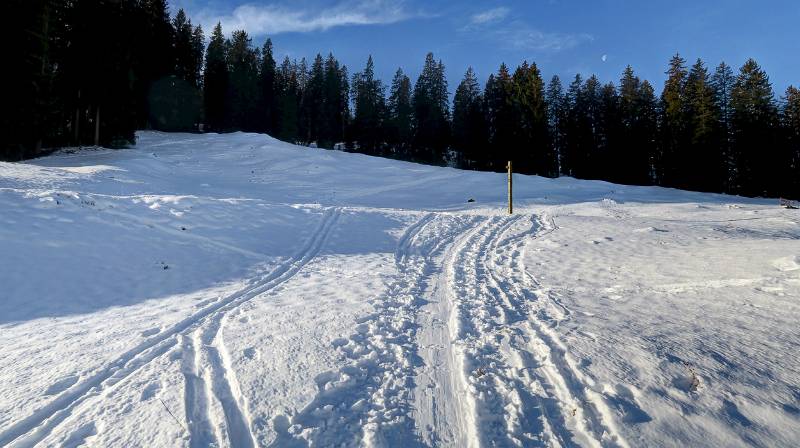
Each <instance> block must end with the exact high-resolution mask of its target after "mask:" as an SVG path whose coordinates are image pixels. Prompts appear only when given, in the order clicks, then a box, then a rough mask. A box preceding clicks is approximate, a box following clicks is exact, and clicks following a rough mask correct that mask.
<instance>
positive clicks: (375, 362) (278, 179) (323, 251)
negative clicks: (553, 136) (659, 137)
mask: <svg viewBox="0 0 800 448" xmlns="http://www.w3.org/2000/svg"><path fill="white" fill-rule="evenodd" d="M505 181H506V179H505V175H504V174H499V173H478V172H468V171H459V170H454V169H450V168H440V167H432V166H422V165H415V164H410V163H404V162H398V161H392V160H386V159H380V158H374V157H367V156H363V155H358V154H347V153H342V152H337V151H324V150H316V149H313V150H312V149H308V148H300V147H296V146H293V145H289V144H285V143H281V142H278V141H276V140H274V139H271V138H269V137H265V136H260V135H253V134H230V135H215V134H207V135H184V134H179V135H173V134H161V133H155V132H144V133H141V134H140V141H139V145H138V146H137V148H135V149H129V150H121V151H109V150H92V149H88V150H87V149H84V150H78V151H76V152H75V153H74V154H66V153H62V154H55V155H53V156H49V157H46V158H43V159H39V160H36V161H31V162H29V163H14V164H9V163H0V254H2V257H0V285H3V291H2V293H0V294H2V296H0V446H13V447H31V446H68V447H77V446H111V447H116V446H120V447H125V446H154V447H161V446H164V447H167V446H169V447H172V446H184V447H207V446H216V447H220V448H222V447H257V446H259V447H267V446H269V447H277V448H282V447H306V446H370V447H388V446H404V447H405V446H409V447H414V446H437V447H438V446H445V447H493V446H497V447H500V446H514V447H519V446H522V447H539V446H546V447H618V448H623V447H633V446H675V447H678V446H698V447H705V446H708V447H712V446H731V447H746V446H776V447H795V446H798V444H800V430H798V428H800V387H799V386H798V385H800V371H798V369H797V366H796V363H795V362H794V361H795V360H796V356H797V353H798V352H799V351H800V334H798V332H797V331H796V323H797V321H798V320H800V302H798V301H797V297H800V215H797V213H795V212H793V211H789V210H784V209H780V208H778V207H776V206H775V202H774V201H772V200H761V199H745V198H737V197H730V196H722V195H709V194H699V193H690V192H682V191H678V190H670V189H662V188H655V187H626V186H619V185H613V184H609V183H605V182H597V181H580V180H575V179H569V178H561V179H543V178H538V177H535V176H518V177H517V178H516V179H515V197H516V198H517V200H518V202H517V204H515V205H516V207H515V211H516V214H515V215H513V216H508V215H507V214H505V213H504V210H505V206H504V199H505V185H506V184H505ZM467 198H473V199H475V200H476V202H469V203H468V202H467V201H466V200H467Z"/></svg>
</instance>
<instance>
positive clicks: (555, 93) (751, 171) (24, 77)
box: [0, 0, 800, 198]
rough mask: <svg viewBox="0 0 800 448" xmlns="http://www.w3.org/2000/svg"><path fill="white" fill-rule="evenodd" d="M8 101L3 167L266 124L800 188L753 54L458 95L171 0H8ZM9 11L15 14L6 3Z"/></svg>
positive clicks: (660, 178) (534, 79)
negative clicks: (205, 18) (191, 12)
mask: <svg viewBox="0 0 800 448" xmlns="http://www.w3.org/2000/svg"><path fill="white" fill-rule="evenodd" d="M9 5H10V6H11V8H12V9H13V11H12V12H11V13H10V14H8V15H6V16H7V17H13V18H14V20H11V21H10V22H11V23H10V24H9V26H10V27H11V29H12V35H16V36H20V37H21V39H20V40H19V41H18V42H16V44H15V45H13V46H11V51H12V57H11V61H15V63H13V64H10V66H9V67H8V68H7V72H10V74H11V81H10V84H9V86H12V88H10V89H6V91H7V93H8V96H9V101H8V102H7V103H6V105H5V107H3V108H2V110H3V112H2V114H3V116H2V124H1V125H2V130H0V139H2V153H0V156H3V157H4V158H6V159H19V158H24V157H30V156H35V155H36V154H38V153H39V152H40V151H41V148H44V147H53V146H60V145H68V144H95V143H96V144H101V145H105V146H112V147H115V146H125V145H128V144H132V143H134V138H135V137H134V131H135V130H136V129H143V128H149V129H160V130H167V131H178V130H180V131H188V130H198V128H199V127H200V126H202V127H203V130H212V131H218V132H227V131H235V130H244V131H253V132H266V133H269V134H271V135H274V136H276V137H278V138H280V139H282V140H286V141H290V142H294V143H299V144H305V145H312V144H313V145H316V146H318V147H322V148H340V149H345V150H349V151H358V152H363V153H367V154H372V155H380V156H385V157H393V158H399V159H404V160H413V161H419V162H424V163H433V164H451V165H454V166H458V167H462V168H468V169H480V170H501V169H502V167H503V166H505V163H506V161H507V160H513V161H514V164H515V167H517V169H518V170H519V171H521V172H524V173H530V174H539V175H543V176H548V177H556V176H560V175H568V176H574V177H579V178H586V179H605V180H609V181H612V182H618V183H626V184H638V185H651V184H653V185H663V186H670V187H678V188H684V189H691V190H700V191H712V192H728V193H736V194H745V195H767V196H778V195H780V196H787V197H795V198H797V197H800V91H799V90H798V89H796V88H794V87H789V88H788V89H787V90H786V92H785V94H784V95H783V96H781V97H779V98H776V96H775V94H774V92H773V90H772V86H771V84H770V81H769V78H768V76H767V74H766V73H765V72H764V70H762V69H761V68H760V67H759V66H758V64H757V63H756V62H755V61H754V60H752V59H751V60H748V61H747V62H746V63H745V64H744V65H743V66H742V67H741V68H740V69H739V70H738V72H734V70H733V69H732V68H731V67H730V66H728V65H726V64H725V63H722V64H720V65H718V66H717V67H715V68H714V69H713V70H712V69H709V68H708V67H707V66H706V65H705V63H703V61H701V60H698V61H697V62H696V63H694V64H692V65H691V66H689V65H688V64H687V62H686V61H685V60H684V59H682V58H681V57H680V56H677V55H676V56H675V57H674V58H672V60H671V61H670V62H669V67H668V70H667V72H666V73H667V80H666V82H665V84H664V86H663V89H662V91H661V93H660V95H659V94H657V93H656V91H655V88H654V87H653V86H652V85H651V84H650V83H649V82H648V81H646V80H641V79H640V78H639V77H637V76H636V74H635V73H634V71H633V69H632V68H631V67H630V66H629V67H628V68H626V70H625V71H624V73H623V74H622V76H621V78H620V80H619V82H618V83H616V84H615V83H606V84H603V83H601V82H600V81H599V79H598V78H597V77H596V76H591V77H589V78H587V79H584V78H582V77H581V76H580V75H576V77H575V78H574V79H573V80H571V81H569V82H568V83H566V84H564V83H562V81H561V80H560V79H559V78H558V77H557V76H554V77H553V78H552V79H550V80H548V81H545V80H544V79H543V76H542V74H541V71H540V70H539V68H538V67H537V65H536V64H534V63H532V64H529V63H527V62H525V63H523V64H522V65H520V66H519V67H517V68H516V69H514V70H513V71H512V70H511V69H510V68H509V67H507V66H506V65H501V67H500V68H499V70H498V71H497V73H494V74H492V75H490V76H489V78H488V80H487V81H486V84H485V85H484V86H481V85H480V83H479V82H478V79H477V77H476V75H475V73H474V71H473V70H472V69H468V70H467V72H466V73H465V75H464V78H463V80H462V81H461V82H460V83H459V85H458V86H457V87H456V89H455V92H454V98H453V102H452V105H451V104H450V90H449V87H448V84H447V80H446V76H445V67H444V64H443V63H442V62H441V61H437V60H436V59H435V58H434V57H433V55H432V54H428V56H427V57H426V59H425V62H424V65H423V67H422V70H421V72H420V75H419V77H418V78H417V79H416V80H415V81H414V82H413V83H412V80H411V79H410V78H409V77H408V76H407V75H405V74H404V73H403V71H402V70H401V69H398V70H397V73H396V74H395V76H394V78H393V79H392V80H391V82H390V83H389V84H388V85H387V84H384V82H383V81H381V80H380V79H378V78H377V77H376V75H375V72H374V65H373V60H372V58H371V57H370V58H369V59H368V60H367V63H366V66H365V67H364V68H363V70H361V71H358V72H356V73H353V74H352V75H350V74H349V73H348V69H347V67H345V66H344V65H342V64H341V63H340V62H339V61H337V60H336V58H335V57H334V56H333V55H332V54H329V55H328V56H326V57H323V56H322V55H317V56H316V57H315V58H314V59H313V61H311V62H310V63H308V62H307V61H306V60H305V59H301V60H300V61H297V60H291V59H289V58H288V57H286V58H284V59H283V60H282V61H281V62H280V63H277V62H276V60H275V58H274V54H273V47H272V42H271V41H270V40H269V39H267V40H266V42H265V43H264V44H263V46H260V47H255V46H254V45H253V42H252V40H251V39H250V37H249V36H248V35H247V33H246V32H244V31H234V32H233V33H232V34H231V35H230V37H229V38H226V36H225V35H224V34H223V30H222V28H221V26H220V25H219V24H218V25H217V26H216V27H215V28H214V30H213V31H212V34H211V37H210V40H209V41H208V46H207V48H205V42H206V41H205V38H204V34H203V30H202V29H201V28H200V27H199V26H193V25H192V23H191V21H190V19H189V18H188V17H187V16H186V14H185V13H184V11H183V10H180V11H178V12H177V13H176V14H175V17H174V18H170V15H169V12H168V9H167V4H166V2H165V1H164V0H125V1H123V0H60V1H53V0H28V1H25V0H11V2H10V4H9ZM9 5H6V6H5V7H8V6H9Z"/></svg>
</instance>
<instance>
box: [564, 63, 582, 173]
mask: <svg viewBox="0 0 800 448" xmlns="http://www.w3.org/2000/svg"><path fill="white" fill-rule="evenodd" d="M582 87H583V78H582V77H581V75H580V74H577V75H575V79H574V80H573V81H572V82H571V83H570V85H569V88H568V89H567V94H566V101H565V102H566V104H567V119H566V126H565V128H566V132H565V133H564V137H565V139H564V140H565V142H564V143H563V151H562V155H561V172H562V174H564V175H567V176H571V177H577V176H578V172H579V169H580V168H579V166H580V165H581V160H582V159H583V156H582V152H583V144H582V134H584V133H585V131H584V127H585V122H586V111H585V104H586V101H584V99H583V90H582Z"/></svg>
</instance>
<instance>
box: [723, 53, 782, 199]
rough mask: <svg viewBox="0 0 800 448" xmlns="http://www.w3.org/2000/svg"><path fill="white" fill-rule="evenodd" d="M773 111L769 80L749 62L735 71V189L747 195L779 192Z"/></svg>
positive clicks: (732, 119)
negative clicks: (737, 73)
mask: <svg viewBox="0 0 800 448" xmlns="http://www.w3.org/2000/svg"><path fill="white" fill-rule="evenodd" d="M776 122H777V108H776V107H775V101H774V94H773V92H772V85H771V84H770V82H769V77H768V76H767V74H766V73H765V72H764V71H763V70H762V69H761V67H760V66H759V65H758V64H757V63H756V61H754V60H753V59H750V60H748V61H747V62H746V63H745V64H744V65H743V66H742V68H741V70H740V71H739V75H738V76H737V77H736V82H735V83H734V85H733V89H732V90H731V124H732V128H733V148H732V149H733V157H734V161H735V166H736V181H735V184H734V186H735V187H736V189H737V190H738V191H739V192H741V193H744V194H747V195H770V194H775V193H776V192H777V191H778V190H779V183H780V180H781V179H780V178H779V176H778V173H779V172H780V170H781V169H782V168H781V167H782V163H781V161H780V160H779V155H780V150H779V149H777V148H776V146H775V125H776Z"/></svg>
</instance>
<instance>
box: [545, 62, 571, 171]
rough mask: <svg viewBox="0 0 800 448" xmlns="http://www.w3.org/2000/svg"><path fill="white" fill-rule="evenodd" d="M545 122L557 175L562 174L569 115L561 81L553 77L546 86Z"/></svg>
mask: <svg viewBox="0 0 800 448" xmlns="http://www.w3.org/2000/svg"><path fill="white" fill-rule="evenodd" d="M545 99H546V101H547V121H548V125H549V129H550V143H551V145H552V151H553V153H554V154H555V156H556V160H557V161H558V169H557V174H564V170H563V160H562V159H563V157H564V143H565V141H566V133H567V118H568V113H569V105H568V103H567V97H566V95H565V94H564V88H563V86H562V85H561V79H560V78H559V77H558V76H557V75H554V76H553V78H552V79H550V83H549V84H548V85H547V94H546V98H545Z"/></svg>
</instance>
